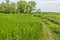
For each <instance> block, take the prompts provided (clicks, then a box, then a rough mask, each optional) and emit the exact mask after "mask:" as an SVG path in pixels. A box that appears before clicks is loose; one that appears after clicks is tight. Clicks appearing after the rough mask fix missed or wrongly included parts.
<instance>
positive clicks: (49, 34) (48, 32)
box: [43, 23, 53, 40]
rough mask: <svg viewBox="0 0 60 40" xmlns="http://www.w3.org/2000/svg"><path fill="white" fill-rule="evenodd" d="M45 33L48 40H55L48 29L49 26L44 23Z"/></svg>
mask: <svg viewBox="0 0 60 40" xmlns="http://www.w3.org/2000/svg"><path fill="white" fill-rule="evenodd" d="M43 31H44V32H45V34H46V40H53V38H52V34H51V32H50V30H49V28H48V27H47V25H46V24H45V23H43Z"/></svg>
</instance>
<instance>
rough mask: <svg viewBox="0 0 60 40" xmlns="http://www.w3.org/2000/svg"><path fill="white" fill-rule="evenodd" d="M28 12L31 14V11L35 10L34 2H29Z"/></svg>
mask: <svg viewBox="0 0 60 40" xmlns="http://www.w3.org/2000/svg"><path fill="white" fill-rule="evenodd" d="M29 5H30V6H29V12H32V11H33V10H35V5H36V2H35V1H29Z"/></svg>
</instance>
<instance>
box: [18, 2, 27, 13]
mask: <svg viewBox="0 0 60 40" xmlns="http://www.w3.org/2000/svg"><path fill="white" fill-rule="evenodd" d="M26 6H27V2H26V1H19V2H17V7H18V10H19V12H21V13H24V12H25V9H26Z"/></svg>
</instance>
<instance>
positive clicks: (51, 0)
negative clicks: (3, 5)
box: [0, 0, 60, 12]
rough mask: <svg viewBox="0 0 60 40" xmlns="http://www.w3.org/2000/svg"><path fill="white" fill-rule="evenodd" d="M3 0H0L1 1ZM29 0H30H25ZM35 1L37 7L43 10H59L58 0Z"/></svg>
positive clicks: (59, 0) (12, 0)
mask: <svg viewBox="0 0 60 40" xmlns="http://www.w3.org/2000/svg"><path fill="white" fill-rule="evenodd" d="M2 1H4V0H0V2H2ZM10 1H11V2H17V1H18V0H10ZM26 1H30V0H26ZM34 1H36V2H37V6H36V7H37V8H40V9H41V10H42V11H44V12H60V0H34Z"/></svg>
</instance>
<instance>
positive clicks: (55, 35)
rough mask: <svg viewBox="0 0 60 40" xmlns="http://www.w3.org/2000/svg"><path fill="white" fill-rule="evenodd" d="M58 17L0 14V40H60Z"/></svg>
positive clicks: (51, 15)
mask: <svg viewBox="0 0 60 40" xmlns="http://www.w3.org/2000/svg"><path fill="white" fill-rule="evenodd" d="M39 15H40V16H39ZM43 15H44V16H43ZM59 16H60V15H58V14H57V15H56V14H54V15H53V14H49V15H48V14H38V15H35V14H32V15H31V14H2V13H1V14H0V40H52V39H54V40H60V27H59V26H60V17H59ZM50 37H51V38H50Z"/></svg>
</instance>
